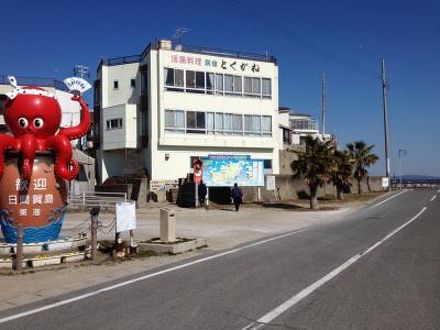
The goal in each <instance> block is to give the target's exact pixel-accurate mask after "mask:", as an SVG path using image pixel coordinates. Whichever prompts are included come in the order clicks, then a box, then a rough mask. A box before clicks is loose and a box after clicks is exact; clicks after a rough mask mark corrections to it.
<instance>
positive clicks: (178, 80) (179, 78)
mask: <svg viewBox="0 0 440 330" xmlns="http://www.w3.org/2000/svg"><path fill="white" fill-rule="evenodd" d="M174 80H175V84H174V85H175V86H177V87H183V86H184V84H183V70H177V69H176V70H174Z"/></svg>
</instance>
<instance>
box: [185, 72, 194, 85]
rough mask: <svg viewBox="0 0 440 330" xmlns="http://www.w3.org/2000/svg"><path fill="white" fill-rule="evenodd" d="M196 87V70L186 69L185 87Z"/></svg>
mask: <svg viewBox="0 0 440 330" xmlns="http://www.w3.org/2000/svg"><path fill="white" fill-rule="evenodd" d="M195 87H196V72H195V71H186V88H195Z"/></svg>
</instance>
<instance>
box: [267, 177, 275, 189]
mask: <svg viewBox="0 0 440 330" xmlns="http://www.w3.org/2000/svg"><path fill="white" fill-rule="evenodd" d="M266 189H267V190H272V191H275V190H276V185H275V175H267V176H266Z"/></svg>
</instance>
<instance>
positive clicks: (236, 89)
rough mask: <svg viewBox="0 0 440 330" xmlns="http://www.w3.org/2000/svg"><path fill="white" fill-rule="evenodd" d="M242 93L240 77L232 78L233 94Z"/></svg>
mask: <svg viewBox="0 0 440 330" xmlns="http://www.w3.org/2000/svg"><path fill="white" fill-rule="evenodd" d="M241 91H242V81H241V76H234V92H236V93H240V94H241Z"/></svg>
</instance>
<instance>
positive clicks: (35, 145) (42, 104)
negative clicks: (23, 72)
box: [0, 78, 90, 180]
mask: <svg viewBox="0 0 440 330" xmlns="http://www.w3.org/2000/svg"><path fill="white" fill-rule="evenodd" d="M10 80H11V79H10ZM11 84H12V85H13V86H14V87H15V89H14V91H13V92H12V93H7V96H8V98H9V100H8V101H7V102H6V105H5V111H4V117H5V122H6V124H7V125H8V127H9V129H10V130H11V133H12V136H11V135H8V134H0V177H1V176H2V175H3V171H4V161H5V158H4V153H5V151H7V150H11V151H18V152H20V153H21V155H22V177H23V178H24V179H30V177H31V175H32V168H33V163H34V159H35V154H36V153H37V152H45V151H54V152H55V154H56V160H55V174H56V176H57V177H59V178H61V179H66V180H73V179H74V178H75V177H76V176H77V175H78V172H79V166H78V162H77V161H76V160H74V159H72V146H71V144H70V140H76V139H78V138H80V137H81V136H84V135H85V134H87V132H88V130H89V127H90V113H89V109H88V107H87V104H86V102H85V101H84V100H83V98H82V97H81V96H80V95H74V96H73V97H72V100H74V101H76V102H78V103H79V104H80V106H81V122H80V123H79V125H78V126H75V127H68V128H60V124H61V116H62V112H61V107H60V105H59V103H58V101H57V100H56V98H55V96H54V95H52V94H51V93H49V92H47V91H46V90H44V89H42V88H39V87H34V86H28V87H23V88H17V86H16V83H15V79H14V78H12V81H11Z"/></svg>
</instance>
